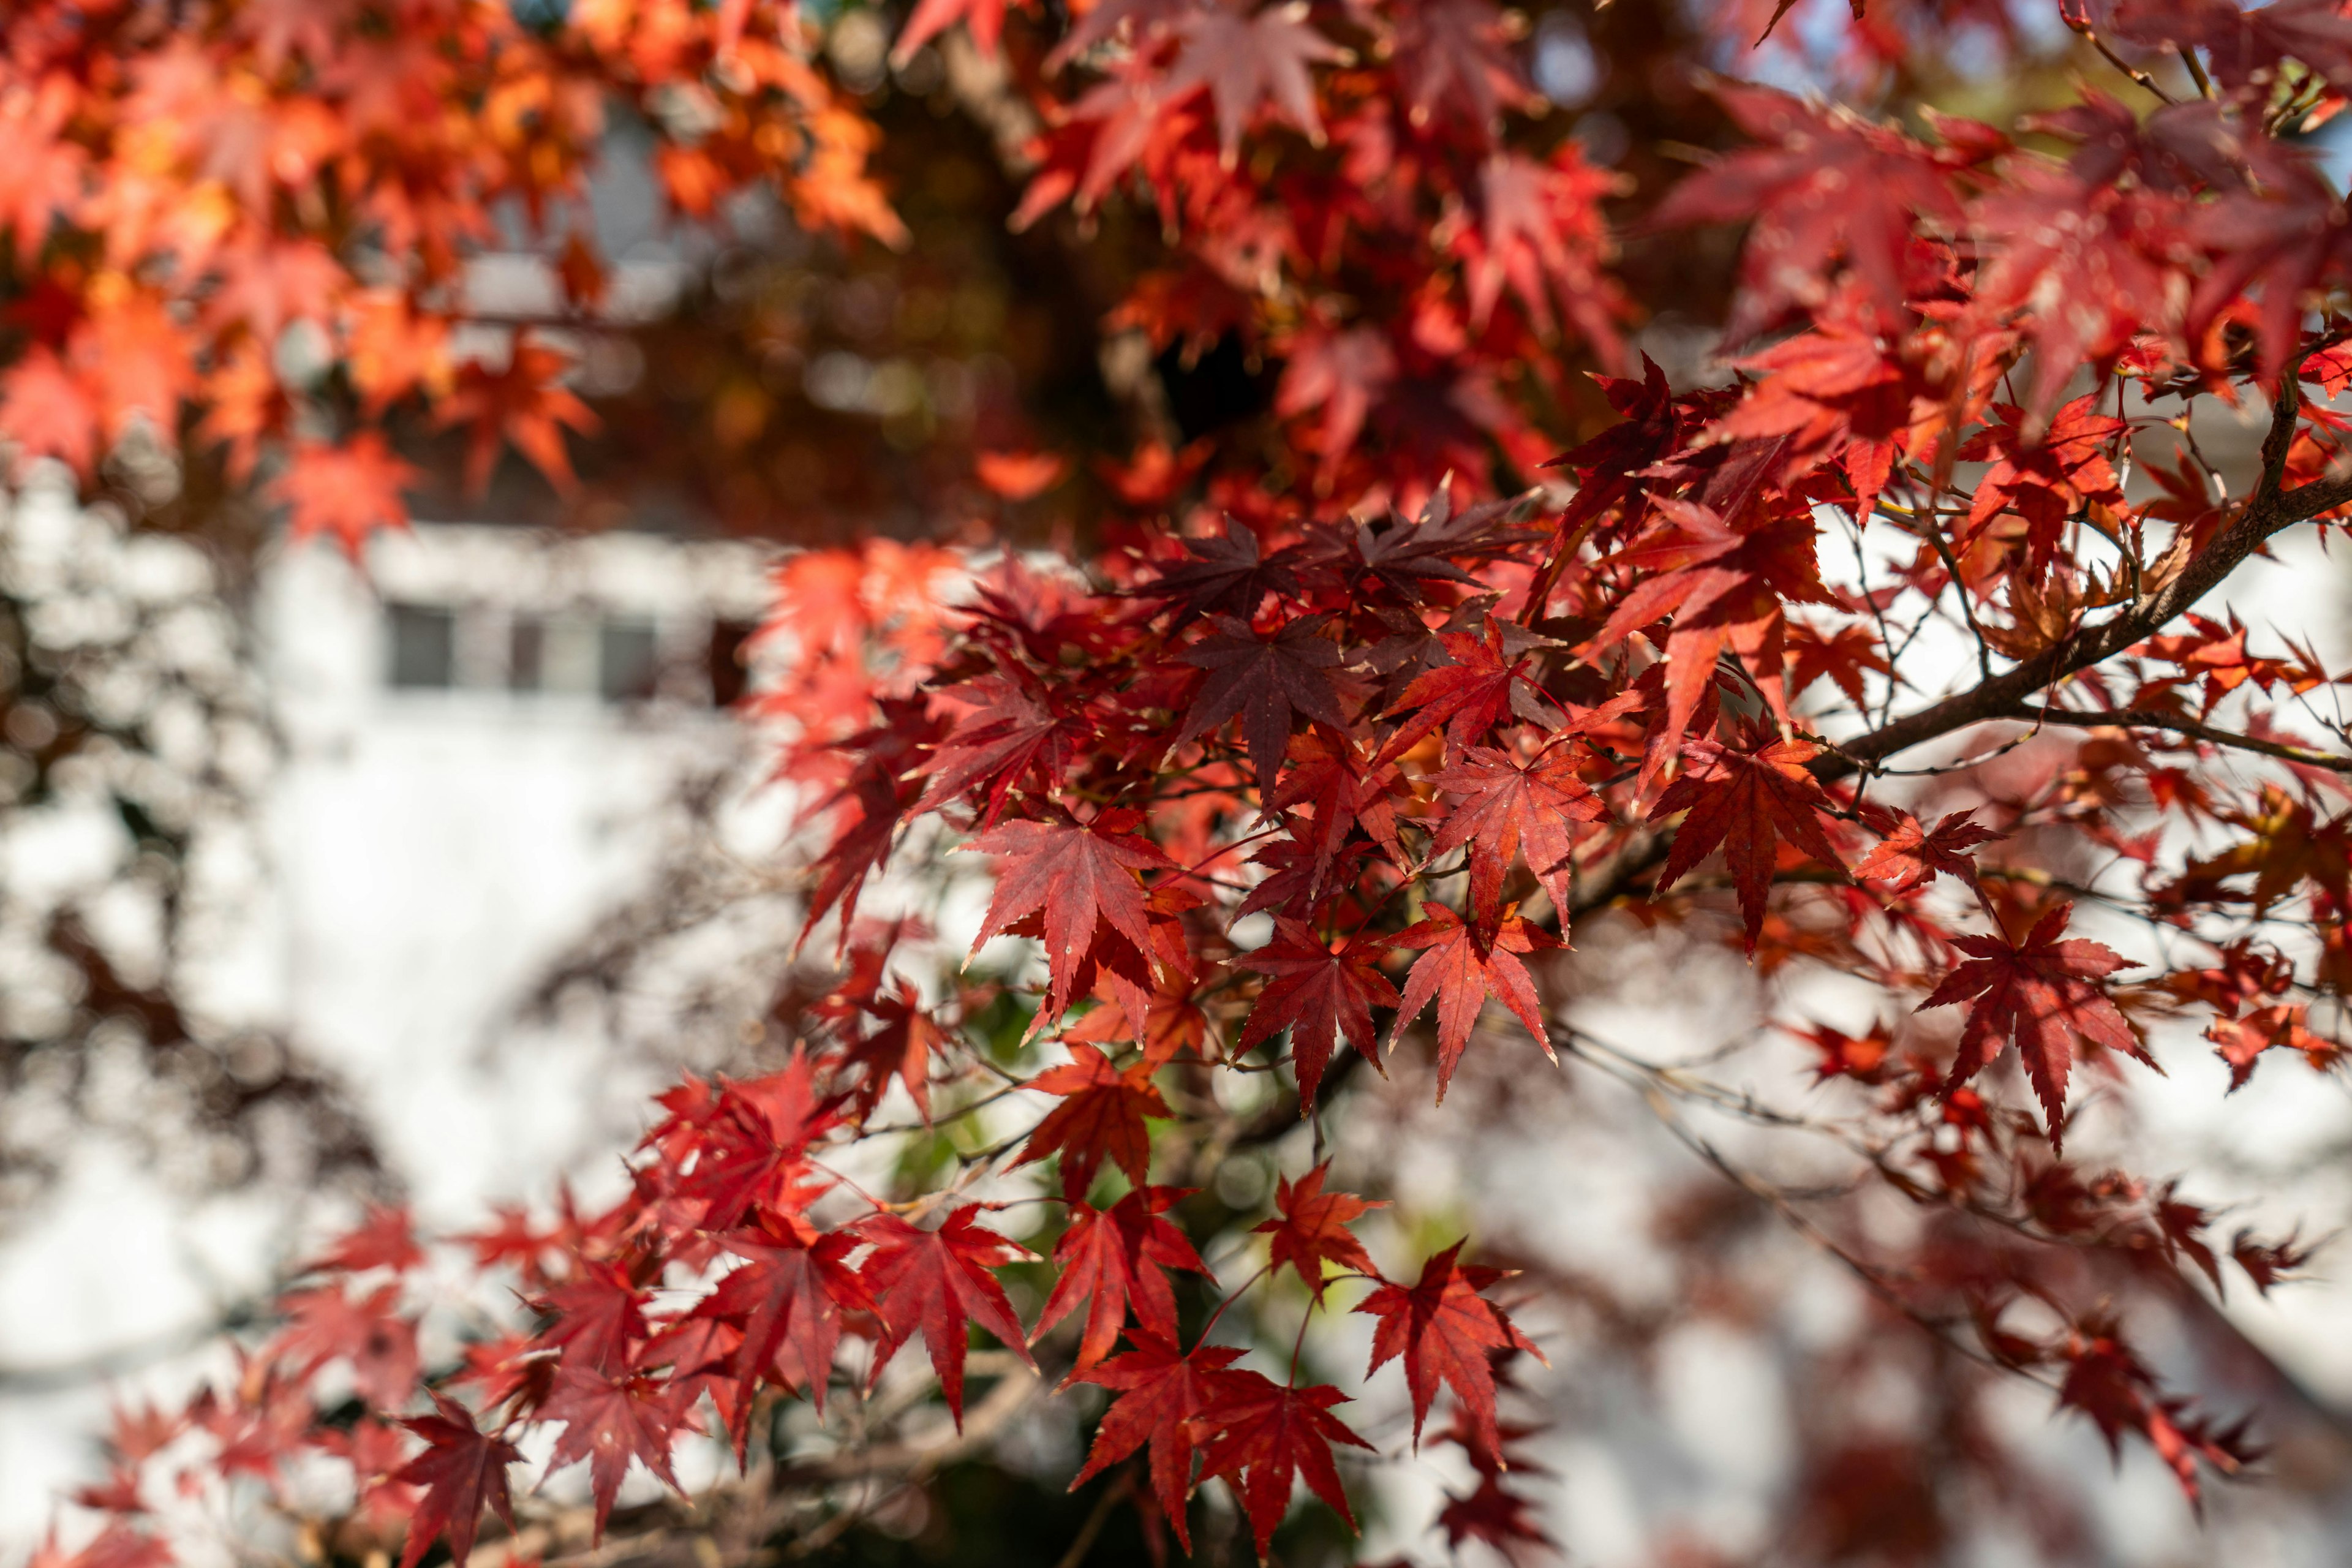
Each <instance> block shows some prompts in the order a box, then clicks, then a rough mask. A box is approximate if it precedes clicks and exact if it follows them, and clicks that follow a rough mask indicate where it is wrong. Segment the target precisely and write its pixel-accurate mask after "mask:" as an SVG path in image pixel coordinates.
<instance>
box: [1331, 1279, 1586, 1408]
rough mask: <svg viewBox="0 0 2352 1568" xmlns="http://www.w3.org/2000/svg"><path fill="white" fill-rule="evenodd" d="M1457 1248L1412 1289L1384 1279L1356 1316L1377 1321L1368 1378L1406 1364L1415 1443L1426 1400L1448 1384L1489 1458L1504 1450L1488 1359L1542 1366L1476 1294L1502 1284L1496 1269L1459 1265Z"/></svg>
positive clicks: (1526, 1343)
mask: <svg viewBox="0 0 2352 1568" xmlns="http://www.w3.org/2000/svg"><path fill="white" fill-rule="evenodd" d="M1462 1246H1463V1244H1462V1243H1461V1242H1458V1241H1457V1242H1455V1243H1454V1245H1453V1246H1451V1247H1447V1248H1446V1249H1445V1250H1444V1251H1443V1252H1441V1253H1438V1254H1437V1255H1436V1256H1435V1257H1433V1258H1431V1259H1430V1260H1429V1261H1428V1262H1427V1263H1425V1264H1423V1266H1422V1269H1421V1278H1420V1279H1419V1280H1417V1281H1416V1282H1414V1284H1412V1286H1411V1287H1410V1288H1408V1287H1406V1286H1402V1285H1397V1284H1392V1283H1390V1282H1388V1281H1386V1280H1383V1281H1382V1282H1381V1285H1380V1287H1379V1288H1378V1289H1375V1290H1374V1291H1373V1292H1372V1293H1371V1294H1370V1296H1367V1297H1366V1298H1364V1300H1362V1301H1361V1302H1360V1303H1359V1304H1358V1306H1357V1308H1356V1310H1357V1311H1359V1312H1368V1313H1370V1314H1371V1315H1372V1316H1373V1317H1376V1318H1378V1319H1379V1320H1380V1326H1379V1327H1377V1328H1376V1329H1374V1330H1373V1331H1372V1362H1371V1365H1370V1366H1369V1367H1367V1368H1365V1371H1364V1375H1365V1376H1367V1377H1369V1376H1370V1375H1371V1374H1372V1373H1375V1372H1378V1371H1379V1370H1380V1369H1381V1367H1382V1366H1383V1365H1385V1364H1387V1363H1389V1362H1391V1361H1393V1360H1395V1359H1396V1358H1397V1357H1399V1356H1402V1357H1403V1358H1404V1380H1405V1386H1406V1388H1407V1389H1409V1390H1410V1391H1411V1392H1412V1439H1413V1442H1414V1443H1415V1444H1416V1445H1418V1444H1419V1443H1420V1441H1421V1428H1422V1424H1423V1422H1424V1421H1426V1420H1427V1419H1428V1418H1429V1405H1430V1401H1431V1400H1433V1399H1434V1398H1436V1397H1437V1385H1438V1384H1440V1383H1441V1382H1443V1383H1450V1384H1453V1385H1454V1397H1455V1398H1457V1399H1459V1400H1461V1402H1462V1408H1463V1409H1464V1410H1465V1412H1467V1413H1468V1415H1469V1417H1470V1422H1471V1429H1472V1431H1473V1432H1474V1433H1475V1436H1476V1438H1477V1440H1478V1441H1479V1443H1481V1444H1482V1445H1483V1446H1484V1447H1485V1448H1486V1450H1487V1451H1489V1452H1492V1451H1493V1450H1495V1449H1496V1448H1497V1447H1500V1446H1501V1444H1502V1437H1501V1435H1500V1434H1499V1433H1497V1432H1496V1429H1495V1372H1494V1367H1493V1365H1492V1363H1491V1361H1490V1358H1491V1356H1492V1355H1493V1353H1494V1352H1496V1351H1503V1350H1522V1351H1526V1352H1529V1353H1530V1354H1532V1355H1534V1356H1535V1357H1536V1359H1537V1360H1538V1361H1540V1360H1542V1359H1543V1352H1540V1351H1538V1350H1537V1349H1536V1347H1535V1344H1534V1342H1531V1341H1530V1340H1528V1337H1527V1336H1526V1335H1525V1334H1522V1333H1520V1332H1519V1331H1518V1330H1517V1328H1515V1327H1513V1326H1512V1324H1511V1321H1510V1319H1508V1318H1507V1317H1505V1316H1504V1315H1503V1311H1502V1309H1501V1308H1499V1307H1497V1306H1496V1305H1495V1304H1494V1303H1493V1302H1492V1301H1489V1300H1486V1297H1485V1296H1484V1295H1482V1294H1481V1293H1480V1292H1482V1291H1484V1290H1485V1289H1487V1287H1489V1286H1491V1285H1493V1284H1494V1283H1495V1282H1496V1281H1497V1280H1499V1279H1505V1278H1507V1275H1506V1273H1505V1271H1504V1270H1502V1269H1500V1268H1485V1267H1483V1266H1481V1265H1478V1264H1475V1263H1473V1264H1465V1263H1463V1262H1462V1261H1461V1256H1462Z"/></svg>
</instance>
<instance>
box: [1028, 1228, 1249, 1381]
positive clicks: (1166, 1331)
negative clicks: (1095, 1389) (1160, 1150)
mask: <svg viewBox="0 0 2352 1568" xmlns="http://www.w3.org/2000/svg"><path fill="white" fill-rule="evenodd" d="M1191 1195H1192V1189H1191V1188H1189V1187H1137V1188H1136V1189H1135V1190H1134V1191H1132V1192H1130V1193H1129V1194H1127V1195H1126V1196H1125V1197H1122V1198H1120V1199H1119V1200H1118V1202H1117V1203H1115V1204H1113V1205H1110V1207H1108V1208H1107V1209H1102V1210H1099V1211H1097V1210H1096V1209H1092V1208H1089V1207H1087V1205H1085V1204H1073V1205H1071V1209H1070V1226H1069V1228H1068V1229H1067V1230H1065V1231H1064V1232H1063V1233H1062V1237H1061V1239H1060V1240H1059V1241H1057V1242H1055V1244H1054V1263H1055V1267H1056V1268H1059V1269H1060V1270H1061V1273H1060V1274H1059V1276H1057V1277H1056V1278H1055V1280H1054V1289H1053V1293H1052V1294H1051V1295H1049V1296H1047V1297H1046V1298H1045V1310H1043V1311H1042V1312H1040V1313H1039V1314H1038V1316H1037V1326H1036V1328H1035V1329H1034V1330H1033V1331H1031V1332H1030V1335H1029V1339H1030V1342H1031V1343H1033V1344H1034V1343H1035V1342H1037V1341H1038V1340H1039V1339H1040V1338H1042V1337H1044V1335H1045V1331H1047V1330H1049V1329H1051V1328H1052V1327H1053V1326H1054V1325H1055V1324H1056V1323H1058V1322H1060V1321H1062V1320H1063V1319H1064V1318H1066V1317H1068V1316H1069V1315H1070V1314H1071V1313H1073V1312H1075V1311H1076V1310H1078V1303H1079V1302H1081V1301H1088V1300H1089V1299H1091V1300H1090V1304H1089V1305H1088V1307H1087V1323H1086V1331H1085V1333H1084V1334H1083V1335H1081V1336H1080V1338H1079V1341H1078V1359H1077V1363H1076V1368H1075V1371H1076V1372H1080V1373H1083V1372H1085V1371H1086V1370H1087V1368H1088V1367H1091V1366H1093V1365H1095V1364H1096V1363H1098V1362H1100V1361H1101V1360H1102V1359H1103V1358H1104V1357H1105V1356H1107V1355H1108V1354H1110V1352H1111V1347H1112V1346H1113V1345H1115V1344H1116V1343H1117V1342H1118V1331H1119V1330H1120V1329H1121V1328H1122V1327H1123V1326H1124V1325H1125V1324H1126V1322H1127V1313H1128V1309H1129V1307H1130V1306H1131V1307H1133V1309H1134V1310H1135V1321H1136V1322H1137V1324H1138V1325H1139V1327H1140V1328H1141V1329H1142V1330H1143V1331H1145V1332H1146V1333H1150V1334H1156V1335H1158V1336H1160V1338H1162V1339H1167V1340H1173V1339H1174V1338H1175V1337H1176V1293H1175V1291H1174V1289H1171V1286H1170V1285H1169V1282H1168V1276H1167V1274H1166V1272H1165V1270H1167V1269H1171V1268H1186V1269H1190V1270H1192V1272H1193V1273H1195V1274H1206V1273H1208V1272H1209V1269H1208V1266H1207V1265H1206V1264H1204V1263H1202V1261H1201V1255H1200V1254H1199V1253H1197V1252H1195V1251H1194V1250H1193V1249H1192V1243H1191V1242H1190V1241H1188V1240H1186V1239H1185V1237H1184V1233H1183V1232H1182V1231H1181V1230H1179V1229H1177V1228H1176V1226H1174V1225H1172V1224H1171V1223H1170V1222H1169V1221H1167V1220H1164V1219H1162V1218H1160V1215H1163V1214H1165V1213H1166V1212H1167V1211H1168V1210H1170V1209H1171V1208H1173V1207H1174V1206H1175V1205H1176V1204H1177V1203H1178V1201H1179V1200H1181V1199H1182V1198H1186V1197H1189V1196H1191Z"/></svg>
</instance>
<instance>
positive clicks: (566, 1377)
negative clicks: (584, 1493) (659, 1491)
mask: <svg viewBox="0 0 2352 1568" xmlns="http://www.w3.org/2000/svg"><path fill="white" fill-rule="evenodd" d="M539 1418H540V1419H541V1420H542V1421H551V1422H552V1421H560V1422H562V1423H563V1435H562V1436H561V1437H559V1438H557V1439H556V1443H555V1451H554V1453H553V1454H552V1455H551V1456H550V1457H549V1459H548V1468H550V1469H551V1470H558V1469H562V1468H563V1467H564V1466H566V1465H570V1464H576V1463H578V1462H579V1461H580V1460H582V1459H585V1460H587V1461H588V1484H589V1488H590V1489H591V1490H592V1491H593V1493H594V1494H595V1501H596V1530H595V1536H594V1539H595V1540H596V1541H598V1542H601V1541H603V1540H604V1521H606V1520H608V1519H610V1518H611V1517H612V1513H613V1498H614V1494H615V1493H617V1492H619V1490H620V1489H621V1482H622V1480H623V1479H625V1477H626V1476H627V1475H628V1473H629V1464H630V1461H631V1460H635V1461H636V1462H638V1463H640V1464H642V1465H644V1466H645V1467H646V1468H647V1469H648V1470H651V1471H652V1472H653V1473H654V1474H655V1475H656V1476H658V1477H660V1478H661V1479H663V1480H665V1481H667V1482H668V1483H669V1485H670V1486H671V1487H672V1488H673V1489H676V1488H677V1476H676V1474H674V1473H673V1472H672V1471H671V1468H670V1445H671V1443H672V1441H673V1440H674V1439H675V1438H676V1437H677V1432H678V1428H679V1427H680V1426H683V1425H685V1420H684V1415H683V1413H682V1412H681V1411H680V1410H679V1409H678V1407H677V1400H676V1397H675V1395H674V1394H673V1391H672V1390H671V1389H670V1388H669V1387H668V1386H667V1385H666V1384H662V1383H660V1382H658V1381H656V1379H654V1378H650V1377H646V1376H645V1375H644V1374H642V1373H619V1374H617V1375H614V1374H612V1373H603V1372H591V1371H585V1370H583V1369H581V1368H578V1367H566V1368H565V1369H564V1370H562V1372H559V1373H556V1374H555V1386H554V1388H553V1389H552V1390H551V1392H550V1393H549V1394H548V1396H547V1403H546V1404H545V1405H541V1407H540V1411H539Z"/></svg>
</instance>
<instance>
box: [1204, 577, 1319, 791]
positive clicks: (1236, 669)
mask: <svg viewBox="0 0 2352 1568" xmlns="http://www.w3.org/2000/svg"><path fill="white" fill-rule="evenodd" d="M1329 618H1330V617H1328V616H1305V617H1303V618H1301V619H1299V620H1295V621H1290V622H1287V623H1286V624H1285V625H1284V626H1283V627H1282V629H1281V630H1279V631H1277V632H1276V633H1275V634H1274V635H1273V636H1272V637H1259V636H1258V635H1257V634H1256V633H1255V632H1253V631H1252V630H1251V629H1250V627H1249V626H1248V624H1247V623H1246V622H1243V621H1239V620H1235V619H1234V618H1233V617H1232V616H1211V617H1210V624H1211V625H1213V626H1215V627H1216V628H1217V632H1218V634H1219V635H1217V636H1215V637H1204V638H1202V640H1201V641H1199V642H1197V643H1195V644H1193V645H1192V647H1188V648H1186V649H1185V650H1184V651H1183V652H1181V654H1179V655H1177V657H1178V658H1181V659H1182V660H1183V661H1184V662H1185V663H1186V664H1190V665H1194V666H1197V667H1198V668H1202V669H1204V670H1206V671H1208V679H1206V680H1204V681H1202V683H1201V694H1200V696H1198V697H1196V698H1195V699H1193V701H1192V710H1191V711H1190V712H1189V713H1187V714H1186V715H1185V717H1184V727H1183V729H1182V730H1181V731H1178V733H1177V736H1176V743H1177V744H1178V745H1181V744H1183V743H1184V742H1187V741H1190V740H1193V739H1195V738H1196V737H1199V736H1202V735H1205V734H1208V733H1209V732H1210V731H1213V730H1215V729H1216V728H1217V727H1218V726H1220V725H1222V724H1223V723H1224V722H1225V721H1227V720H1229V719H1233V718H1236V717H1238V718H1239V719H1240V720H1241V721H1242V739H1243V741H1244V743H1245V744H1246V745H1247V746H1248V748H1249V758H1250V765H1251V767H1253V768H1255V770H1256V772H1257V776H1258V779H1259V781H1260V783H1261V784H1272V783H1273V782H1274V777H1275V773H1276V770H1277V769H1279V768H1280V767H1281V765H1282V757H1283V752H1284V751H1285V750H1286V748H1287V747H1288V745H1289V743H1290V731H1291V726H1292V725H1293V724H1294V723H1296V722H1297V717H1296V716H1297V714H1299V713H1304V714H1306V715H1307V717H1308V718H1310V719H1319V720H1321V721H1323V722H1324V723H1326V724H1328V725H1330V726H1331V727H1332V728H1333V729H1335V730H1342V731H1344V730H1346V729H1347V728H1348V722H1349V721H1348V715H1347V712H1346V710H1343V709H1342V708H1341V707H1340V706H1339V693H1338V692H1337V691H1336V690H1335V689H1333V687H1332V685H1331V675H1330V672H1331V671H1332V670H1334V669H1337V668H1339V663H1340V659H1339V648H1338V647H1336V646H1334V645H1333V643H1332V641H1331V639H1330V638H1328V637H1324V636H1322V635H1321V634H1322V630H1323V627H1324V626H1325V624H1326V623H1327V622H1328V620H1329Z"/></svg>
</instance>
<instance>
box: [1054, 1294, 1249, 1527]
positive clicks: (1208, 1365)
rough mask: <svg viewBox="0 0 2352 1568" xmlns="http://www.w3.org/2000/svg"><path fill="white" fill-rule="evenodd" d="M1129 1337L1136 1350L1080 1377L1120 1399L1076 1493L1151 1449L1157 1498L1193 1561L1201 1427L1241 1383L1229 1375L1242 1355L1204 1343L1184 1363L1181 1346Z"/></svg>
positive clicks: (1144, 1334) (1149, 1335)
mask: <svg viewBox="0 0 2352 1568" xmlns="http://www.w3.org/2000/svg"><path fill="white" fill-rule="evenodd" d="M1128 1337H1129V1339H1131V1340H1132V1341H1134V1342H1135V1347H1136V1348H1135V1349H1133V1350H1131V1351H1129V1352H1126V1353H1125V1354H1124V1355H1120V1356H1118V1357H1115V1358H1113V1359H1112V1360H1110V1361H1107V1362H1105V1363H1102V1364H1101V1365H1100V1366H1097V1367H1093V1368H1090V1369H1088V1370H1087V1371H1085V1372H1081V1373H1076V1374H1075V1378H1076V1381H1077V1382H1079V1383H1091V1384H1097V1385H1098V1386H1100V1387H1103V1388H1108V1389H1109V1390H1111V1391H1112V1393H1114V1394H1117V1395H1118V1397H1117V1398H1116V1399H1114V1400H1113V1401H1112V1402H1111V1406H1110V1408H1109V1409H1108V1410H1107V1411H1105V1412H1103V1418H1102V1425H1100V1426H1097V1427H1096V1428H1095V1440H1094V1446H1093V1447H1091V1448H1089V1449H1088V1450H1087V1462H1086V1464H1085V1466H1084V1467H1083V1468H1080V1469H1079V1471H1078V1474H1077V1479H1075V1480H1073V1481H1072V1482H1071V1483H1070V1489H1071V1490H1072V1491H1076V1490H1077V1489H1078V1488H1080V1487H1082V1486H1084V1485H1086V1484H1087V1482H1088V1481H1090V1480H1092V1479H1094V1478H1095V1477H1096V1476H1097V1475H1100V1474H1101V1473H1102V1472H1103V1471H1104V1470H1107V1469H1108V1468H1110V1467H1111V1466H1113V1465H1116V1464H1118V1462H1119V1461H1120V1460H1121V1459H1124V1458H1127V1457H1128V1456H1129V1454H1132V1453H1134V1452H1135V1451H1136V1450H1137V1449H1138V1448H1140V1447H1143V1446H1144V1445H1145V1444H1146V1443H1149V1444H1150V1446H1151V1454H1150V1469H1151V1492H1152V1496H1153V1497H1155V1498H1157V1499H1158V1500H1159V1502H1160V1512H1161V1513H1162V1514H1163V1515H1165V1516H1166V1517H1167V1520H1168V1522H1169V1523H1170V1524H1171V1526H1173V1527H1174V1529H1175V1531H1176V1540H1177V1543H1178V1544H1179V1545H1181V1546H1182V1547H1183V1549H1184V1550H1185V1552H1187V1553H1189V1552H1191V1551H1192V1531H1191V1529H1190V1527H1189V1526H1188V1524H1187V1522H1186V1520H1185V1512H1186V1510H1185V1507H1184V1503H1185V1500H1186V1499H1187V1498H1189V1497H1190V1496H1191V1495H1192V1456H1193V1452H1194V1448H1195V1446H1196V1441H1197V1439H1196V1437H1195V1435H1194V1427H1193V1422H1194V1420H1195V1418H1197V1417H1198V1416H1199V1415H1200V1414H1201V1413H1202V1411H1203V1410H1204V1409H1206V1408H1208V1407H1209V1406H1210V1405H1213V1404H1214V1403H1216V1402H1217V1400H1218V1399H1219V1398H1220V1397H1221V1396H1222V1394H1223V1385H1224V1384H1225V1382H1226V1380H1228V1379H1230V1378H1232V1377H1234V1376H1235V1375H1237V1374H1235V1373H1232V1372H1230V1371H1228V1370H1227V1369H1228V1368H1230V1367H1231V1366H1232V1365H1233V1363H1235V1362H1237V1361H1239V1360H1240V1359H1241V1357H1242V1352H1241V1350H1240V1349H1239V1347H1237V1346H1234V1345H1214V1344H1210V1343H1207V1342H1202V1343H1200V1344H1197V1345H1194V1346H1193V1347H1192V1350H1191V1352H1188V1353H1185V1354H1181V1355H1180V1354H1178V1353H1177V1350H1176V1342H1175V1341H1174V1340H1173V1339H1171V1338H1167V1337H1164V1336H1161V1335H1159V1334H1155V1333H1153V1332H1152V1331H1150V1330H1148V1329H1144V1330H1138V1331H1133V1332H1130V1333H1129V1336H1128Z"/></svg>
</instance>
